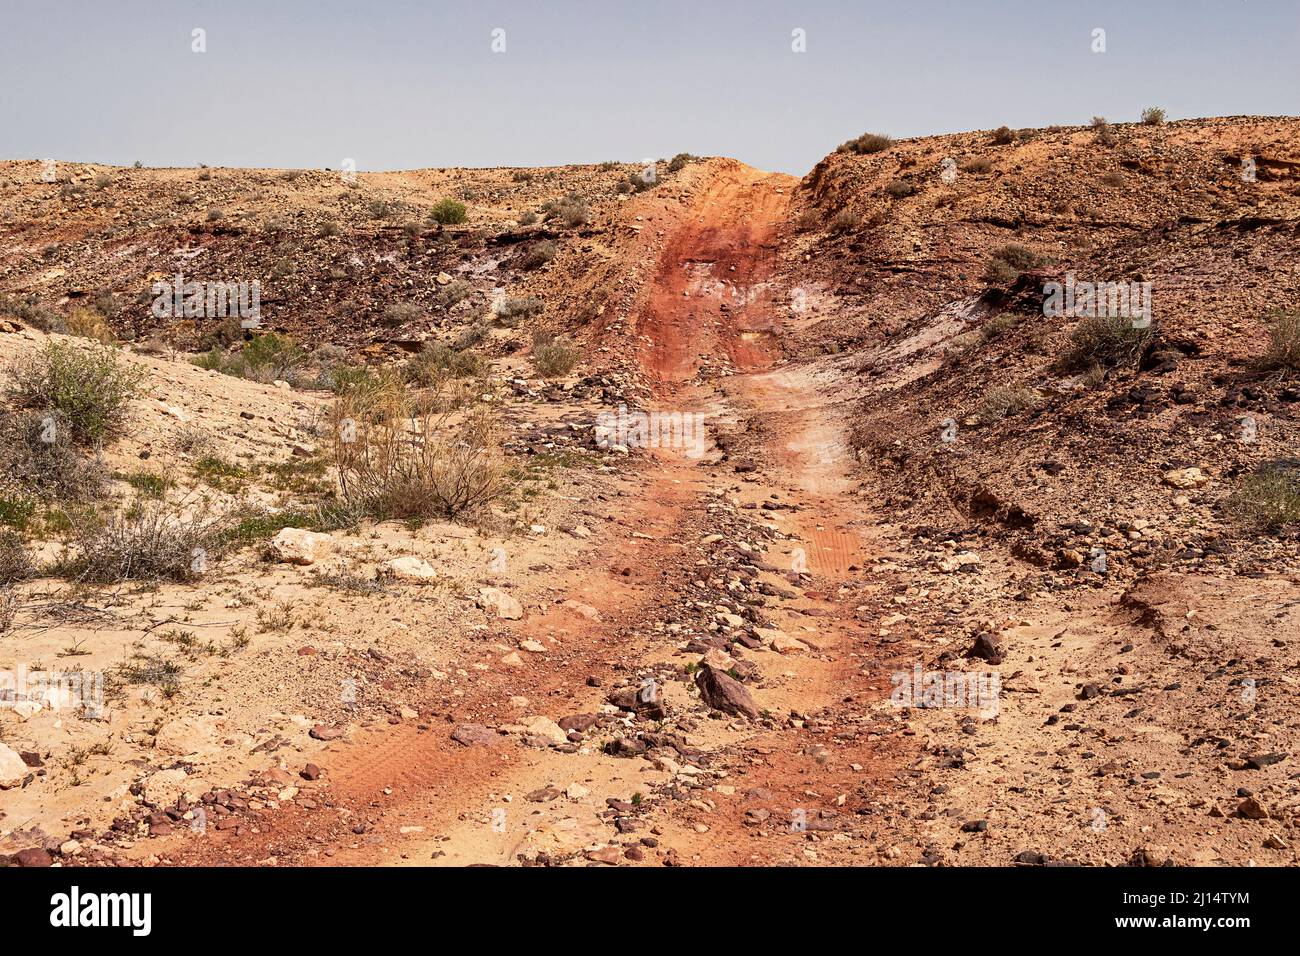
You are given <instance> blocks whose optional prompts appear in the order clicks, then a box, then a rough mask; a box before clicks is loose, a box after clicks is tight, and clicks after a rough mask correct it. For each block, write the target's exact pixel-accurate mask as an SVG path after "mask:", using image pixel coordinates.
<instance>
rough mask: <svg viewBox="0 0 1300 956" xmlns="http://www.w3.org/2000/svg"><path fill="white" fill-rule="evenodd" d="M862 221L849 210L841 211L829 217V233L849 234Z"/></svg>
mask: <svg viewBox="0 0 1300 956" xmlns="http://www.w3.org/2000/svg"><path fill="white" fill-rule="evenodd" d="M861 222H862V220H861V219H860V218H858V215H857V214H856V213H855V212H853V210H851V209H841V210H840V211H839V212H837V213H836V214H835V215H834V216H832V217H831V232H851V231H852V230H854V229H856V228H857V227H858V226H859V225H860V224H861Z"/></svg>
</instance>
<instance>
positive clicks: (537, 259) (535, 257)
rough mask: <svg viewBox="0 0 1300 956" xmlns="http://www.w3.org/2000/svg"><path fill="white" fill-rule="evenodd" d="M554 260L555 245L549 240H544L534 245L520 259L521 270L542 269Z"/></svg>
mask: <svg viewBox="0 0 1300 956" xmlns="http://www.w3.org/2000/svg"><path fill="white" fill-rule="evenodd" d="M554 258H555V243H553V242H551V240H549V239H543V240H542V241H541V242H536V243H533V245H532V246H530V247H529V248H528V249H527V250H526V251H525V252H524V254H523V255H522V256H520V257H519V268H521V269H525V270H532V269H540V268H541V267H542V266H544V265H546V263H548V262H550V261H551V260H552V259H554Z"/></svg>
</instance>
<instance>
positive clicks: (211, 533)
mask: <svg viewBox="0 0 1300 956" xmlns="http://www.w3.org/2000/svg"><path fill="white" fill-rule="evenodd" d="M218 532H219V522H218V520H217V519H213V518H211V517H209V516H208V515H207V514H206V512H205V511H204V509H202V508H196V509H195V510H194V511H193V513H190V514H185V513H183V512H182V511H181V510H179V508H174V507H169V506H167V505H165V504H163V503H161V502H146V503H143V504H139V505H137V506H136V507H135V508H132V509H130V510H128V511H126V512H124V513H122V514H118V515H112V516H110V517H109V518H108V519H107V520H105V521H104V523H103V524H99V525H92V526H89V527H86V528H82V529H79V530H77V531H76V532H75V534H74V542H73V548H72V551H71V553H70V554H68V555H65V556H64V557H63V559H62V560H60V561H59V562H58V564H57V566H56V569H55V570H56V572H57V573H58V574H60V575H61V576H63V577H67V578H70V579H73V580H76V581H81V582H83V583H87V584H118V583H120V582H122V581H158V580H169V581H189V580H193V579H194V578H196V577H198V576H199V575H200V574H202V573H203V572H204V571H205V570H206V568H207V566H208V563H209V562H211V561H214V560H216V558H217V554H218V546H219V537H218Z"/></svg>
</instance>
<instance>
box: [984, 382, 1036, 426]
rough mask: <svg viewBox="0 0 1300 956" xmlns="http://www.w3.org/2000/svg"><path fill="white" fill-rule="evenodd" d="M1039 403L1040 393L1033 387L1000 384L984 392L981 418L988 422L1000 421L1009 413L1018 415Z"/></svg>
mask: <svg viewBox="0 0 1300 956" xmlns="http://www.w3.org/2000/svg"><path fill="white" fill-rule="evenodd" d="M1037 404H1038V393H1037V392H1035V391H1034V390H1033V389H1032V388H1022V387H1021V386H1018V385H1012V386H1003V385H1000V386H997V387H995V388H990V389H989V390H988V391H987V392H985V393H984V404H983V405H982V406H981V408H980V420H981V421H984V422H988V423H992V422H1000V421H1002V419H1004V418H1006V417H1007V416H1008V415H1018V414H1020V413H1021V412H1023V411H1025V410H1027V409H1030V408H1033V407H1034V406H1035V405H1037Z"/></svg>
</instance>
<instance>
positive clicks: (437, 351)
mask: <svg viewBox="0 0 1300 956" xmlns="http://www.w3.org/2000/svg"><path fill="white" fill-rule="evenodd" d="M486 372H487V361H486V360H485V359H484V358H483V356H481V355H479V354H478V353H476V352H472V351H469V350H463V351H462V350H457V349H454V348H451V347H450V346H448V345H444V344H443V343H442V342H426V343H425V346H424V348H423V349H421V350H420V353H419V354H418V355H416V356H415V357H414V358H412V359H411V360H410V361H409V362H407V364H406V375H407V378H409V379H410V380H411V381H412V382H415V383H417V384H419V385H436V384H438V383H439V382H441V381H442V380H443V378H444V377H451V378H481V377H482V376H483V375H484V374H486Z"/></svg>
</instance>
